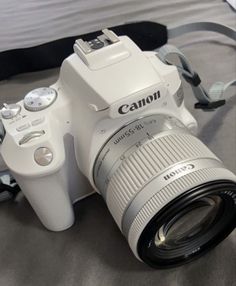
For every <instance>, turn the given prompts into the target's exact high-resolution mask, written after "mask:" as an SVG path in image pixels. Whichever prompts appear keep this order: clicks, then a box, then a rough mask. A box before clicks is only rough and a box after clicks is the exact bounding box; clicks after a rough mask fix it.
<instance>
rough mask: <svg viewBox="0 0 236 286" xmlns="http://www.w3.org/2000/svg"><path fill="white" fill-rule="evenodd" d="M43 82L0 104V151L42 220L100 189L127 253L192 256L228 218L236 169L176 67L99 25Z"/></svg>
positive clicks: (48, 223) (61, 224)
mask: <svg viewBox="0 0 236 286" xmlns="http://www.w3.org/2000/svg"><path fill="white" fill-rule="evenodd" d="M74 51H75V53H74V54H72V55H71V56H69V57H68V58H67V59H65V61H64V62H63V64H62V67H61V71H60V77H59V79H58V81H57V82H56V83H55V84H54V85H52V86H51V87H42V88H38V89H35V90H33V91H31V92H29V93H28V94H27V95H26V96H25V98H24V100H22V101H20V102H18V103H16V104H10V105H5V106H4V108H3V109H2V110H1V116H2V123H3V126H4V130H5V136H4V139H3V143H2V145H1V155H2V157H3V160H4V162H5V163H6V165H7V167H8V168H9V170H10V171H11V173H12V175H13V177H14V178H15V179H16V181H17V182H18V184H19V186H20V187H21V189H22V191H23V193H24V195H25V196H26V198H27V199H28V200H29V202H30V204H31V205H32V207H33V209H34V210H35V212H36V214H37V215H38V217H39V219H40V220H41V222H42V223H43V225H44V226H45V227H46V228H48V229H49V230H52V231H62V230H65V229H67V228H69V227H70V226H71V225H72V224H73V222H74V219H75V218H74V212H73V203H75V202H76V201H78V200H80V199H82V198H84V197H86V196H88V195H90V194H92V193H93V192H94V190H96V192H98V193H99V194H101V195H102V196H103V198H104V200H105V201H106V203H107V206H108V208H109V210H110V212H111V214H112V216H113V217H114V219H115V221H116V223H117V225H118V226H119V228H120V230H121V231H122V233H123V234H124V236H125V237H126V238H127V240H128V242H129V245H130V247H131V249H132V251H133V253H134V254H135V256H136V257H137V258H138V259H139V260H142V261H144V262H145V263H147V264H149V265H151V266H153V267H169V266H175V265H179V264H182V263H185V262H186V261H190V260H192V259H193V258H196V257H198V256H199V255H201V254H202V253H204V252H205V251H207V250H208V249H210V248H212V247H213V246H215V245H217V244H218V243H219V242H220V241H222V240H223V239H224V238H225V237H226V236H227V235H228V234H229V233H230V232H231V231H232V230H233V229H234V227H235V221H236V177H235V175H234V174H233V173H232V172H230V171H229V170H228V169H226V168H225V167H224V165H223V163H222V162H221V161H220V160H219V159H218V158H217V157H216V156H215V155H214V154H213V153H212V152H211V151H210V150H209V149H208V148H207V147H206V146H205V145H204V144H203V143H202V142H201V141H200V140H199V139H197V138H196V137H195V136H194V135H193V133H194V132H196V130H197V122H196V120H195V119H194V118H193V116H192V115H191V114H190V113H189V111H188V110H187V109H186V107H185V105H184V95H183V90H182V87H181V79H180V76H179V73H178V71H177V68H176V67H175V66H173V65H167V64H164V63H163V62H162V61H161V60H160V59H159V58H158V54H157V53H156V52H143V51H141V50H140V49H139V48H138V47H137V46H136V45H135V43H134V42H133V41H132V40H131V39H130V38H128V37H127V36H120V37H118V36H116V34H114V33H113V32H112V31H110V30H107V29H105V30H104V31H103V33H102V34H101V35H100V36H99V37H98V38H96V39H93V40H91V41H88V42H86V41H83V40H82V39H79V40H77V41H76V43H75V45H74Z"/></svg>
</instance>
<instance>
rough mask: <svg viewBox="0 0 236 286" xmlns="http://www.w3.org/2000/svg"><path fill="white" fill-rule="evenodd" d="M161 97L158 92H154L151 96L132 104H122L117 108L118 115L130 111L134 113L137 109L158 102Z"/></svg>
mask: <svg viewBox="0 0 236 286" xmlns="http://www.w3.org/2000/svg"><path fill="white" fill-rule="evenodd" d="M160 97H161V93H160V91H159V90H158V91H156V92H154V93H153V94H151V95H148V96H147V97H145V98H142V99H140V100H138V101H136V102H133V103H131V104H123V105H121V106H120V107H119V108H118V112H119V113H120V114H126V113H128V112H130V111H135V110H137V109H139V108H142V107H144V106H146V105H148V104H151V103H152V102H153V101H156V100H158V99H159V98H160Z"/></svg>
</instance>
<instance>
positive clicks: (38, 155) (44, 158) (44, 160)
mask: <svg viewBox="0 0 236 286" xmlns="http://www.w3.org/2000/svg"><path fill="white" fill-rule="evenodd" d="M52 159H53V153H52V151H51V150H50V149H49V148H46V147H40V148H38V149H37V150H36V151H35V152H34V160H35V162H36V163H37V164H38V165H40V166H48V165H49V164H50V163H51V162H52Z"/></svg>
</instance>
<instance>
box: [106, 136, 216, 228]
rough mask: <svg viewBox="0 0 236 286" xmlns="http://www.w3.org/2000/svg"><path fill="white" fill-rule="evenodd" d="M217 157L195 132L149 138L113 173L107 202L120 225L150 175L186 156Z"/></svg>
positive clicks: (150, 177) (150, 178)
mask: <svg viewBox="0 0 236 286" xmlns="http://www.w3.org/2000/svg"><path fill="white" fill-rule="evenodd" d="M199 158H209V159H214V160H218V161H219V159H218V158H217V157H216V156H215V155H214V154H213V153H212V152H211V151H210V150H209V149H208V148H207V147H206V146H205V145H204V144H203V143H202V142H201V141H200V140H199V139H198V138H196V137H195V136H193V135H191V134H190V133H183V132H178V133H176V131H175V132H173V133H169V134H168V135H164V136H163V135H161V134H159V137H157V138H154V139H153V140H151V141H148V142H147V143H146V144H144V145H142V146H140V147H139V149H137V150H136V151H135V152H133V153H132V154H131V155H130V156H128V157H127V158H126V159H125V160H124V161H123V162H122V164H121V165H120V166H119V167H118V169H117V170H116V171H115V172H114V174H113V175H112V177H111V179H110V181H109V184H108V188H107V190H106V202H107V205H108V208H109V210H110V212H111V213H112V215H113V217H114V219H115V221H116V223H117V224H118V226H119V227H120V228H121V224H122V218H123V216H124V213H125V211H126V209H127V207H128V205H129V204H130V202H131V201H132V200H133V198H134V197H135V196H136V194H137V193H138V192H139V191H140V190H141V189H142V188H143V187H144V186H145V185H146V184H147V183H148V182H150V181H151V180H152V179H153V178H155V177H156V176H158V175H159V174H160V173H162V172H164V171H165V170H168V168H172V167H173V166H174V165H175V164H179V163H181V162H184V161H186V160H188V161H191V160H194V159H199Z"/></svg>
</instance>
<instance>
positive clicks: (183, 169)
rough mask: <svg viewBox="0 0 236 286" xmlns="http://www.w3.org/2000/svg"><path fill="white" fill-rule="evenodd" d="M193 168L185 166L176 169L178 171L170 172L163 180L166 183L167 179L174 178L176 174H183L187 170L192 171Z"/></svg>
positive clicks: (190, 165)
mask: <svg viewBox="0 0 236 286" xmlns="http://www.w3.org/2000/svg"><path fill="white" fill-rule="evenodd" d="M194 168H195V166H194V165H193V164H188V165H185V166H183V167H181V168H178V169H176V170H174V171H172V172H170V173H169V174H167V175H166V176H164V179H165V180H166V181H168V180H169V179H171V178H173V177H175V176H176V175H178V174H180V173H183V172H185V171H187V170H192V169H194Z"/></svg>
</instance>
